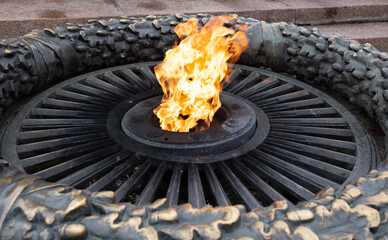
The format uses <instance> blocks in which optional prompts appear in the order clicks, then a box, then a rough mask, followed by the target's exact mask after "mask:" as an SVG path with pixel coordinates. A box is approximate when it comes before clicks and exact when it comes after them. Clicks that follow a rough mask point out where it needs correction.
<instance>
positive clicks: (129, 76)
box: [120, 68, 151, 91]
mask: <svg viewBox="0 0 388 240" xmlns="http://www.w3.org/2000/svg"><path fill="white" fill-rule="evenodd" d="M120 73H121V75H122V76H123V77H124V78H125V80H127V81H129V82H132V83H134V84H135V85H136V86H137V87H139V88H140V89H143V90H144V91H148V90H150V89H151V88H150V87H149V86H148V85H147V84H146V83H145V82H144V80H143V79H141V78H139V77H138V76H137V75H136V74H135V73H134V72H132V70H131V69H128V68H124V69H122V70H121V71H120Z"/></svg>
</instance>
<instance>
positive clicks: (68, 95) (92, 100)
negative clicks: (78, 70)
mask: <svg viewBox="0 0 388 240" xmlns="http://www.w3.org/2000/svg"><path fill="white" fill-rule="evenodd" d="M55 95H56V97H60V98H62V99H65V100H70V101H73V102H81V103H88V104H93V105H103V106H107V107H112V106H114V103H116V102H117V101H115V102H112V101H109V100H107V99H104V98H99V97H92V96H88V95H84V94H80V93H76V92H70V91H68V90H63V89H61V90H58V91H56V92H55Z"/></svg>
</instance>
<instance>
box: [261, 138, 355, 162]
mask: <svg viewBox="0 0 388 240" xmlns="http://www.w3.org/2000/svg"><path fill="white" fill-rule="evenodd" d="M267 143H269V144H271V145H274V146H278V147H280V148H284V149H288V150H291V151H296V152H301V153H307V154H312V155H315V156H318V157H319V160H321V161H325V159H329V160H331V161H333V160H335V161H338V162H340V163H346V164H351V165H354V163H355V162H356V158H355V156H352V155H348V154H345V153H339V152H335V151H331V150H328V149H324V148H319V147H314V146H309V145H305V144H302V143H296V142H293V141H287V140H282V139H280V138H272V137H271V136H269V137H268V138H267Z"/></svg>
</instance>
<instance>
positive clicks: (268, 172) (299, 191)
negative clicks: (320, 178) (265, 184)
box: [244, 155, 314, 200]
mask: <svg viewBox="0 0 388 240" xmlns="http://www.w3.org/2000/svg"><path fill="white" fill-rule="evenodd" d="M244 160H246V161H247V162H248V163H249V165H250V166H251V167H252V168H253V169H255V170H256V171H257V172H260V173H261V174H262V175H264V176H266V177H267V178H268V179H270V181H273V182H275V183H277V185H278V186H279V187H280V188H282V189H283V190H285V191H288V192H289V193H290V194H292V195H294V196H296V197H297V198H299V199H303V200H307V199H311V198H312V197H314V193H312V192H311V191H310V190H308V189H306V188H304V187H303V186H301V185H299V184H297V183H295V182H294V181H292V180H291V179H289V178H287V177H285V176H283V175H282V174H280V173H279V172H277V171H275V170H274V169H272V168H270V167H268V166H267V165H265V164H264V163H262V162H261V161H259V160H258V159H256V158H254V157H252V156H250V155H244Z"/></svg>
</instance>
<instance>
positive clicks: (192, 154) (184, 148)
mask: <svg viewBox="0 0 388 240" xmlns="http://www.w3.org/2000/svg"><path fill="white" fill-rule="evenodd" d="M220 98H221V102H222V107H221V108H220V109H219V110H218V111H217V113H216V114H215V116H214V121H213V122H212V124H211V125H210V127H209V128H208V129H206V130H203V131H195V132H170V131H165V130H162V129H161V128H160V127H159V123H158V119H157V118H156V116H155V115H154V114H153V111H152V110H153V109H154V108H156V107H157V106H158V105H159V104H160V101H161V99H162V96H161V95H158V96H154V97H150V98H147V99H144V100H142V101H140V102H138V103H137V104H135V105H133V104H132V106H133V107H130V108H129V110H128V111H126V112H125V114H124V116H123V117H122V120H121V124H120V126H121V128H122V131H123V132H124V133H125V135H126V137H127V138H128V140H129V141H130V144H125V145H124V147H126V148H127V149H129V150H131V151H133V152H136V153H138V154H140V155H143V156H148V157H153V158H157V159H161V160H168V161H174V162H185V163H193V162H195V163H205V162H206V163H208V162H217V161H221V160H225V159H229V158H231V157H238V156H240V155H242V154H244V153H247V152H248V151H251V150H252V149H254V148H256V147H257V146H259V145H260V144H261V143H262V142H263V141H264V139H265V138H266V136H267V135H268V132H269V122H268V118H267V116H266V115H265V114H264V112H263V111H262V110H261V109H260V108H259V107H257V106H255V105H254V104H252V103H250V102H248V101H246V100H244V99H242V98H239V97H237V96H234V95H232V94H228V93H223V94H221V96H220ZM115 116H116V117H117V115H116V114H115ZM118 126H119V125H117V124H114V125H112V127H114V128H116V127H118Z"/></svg>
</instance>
